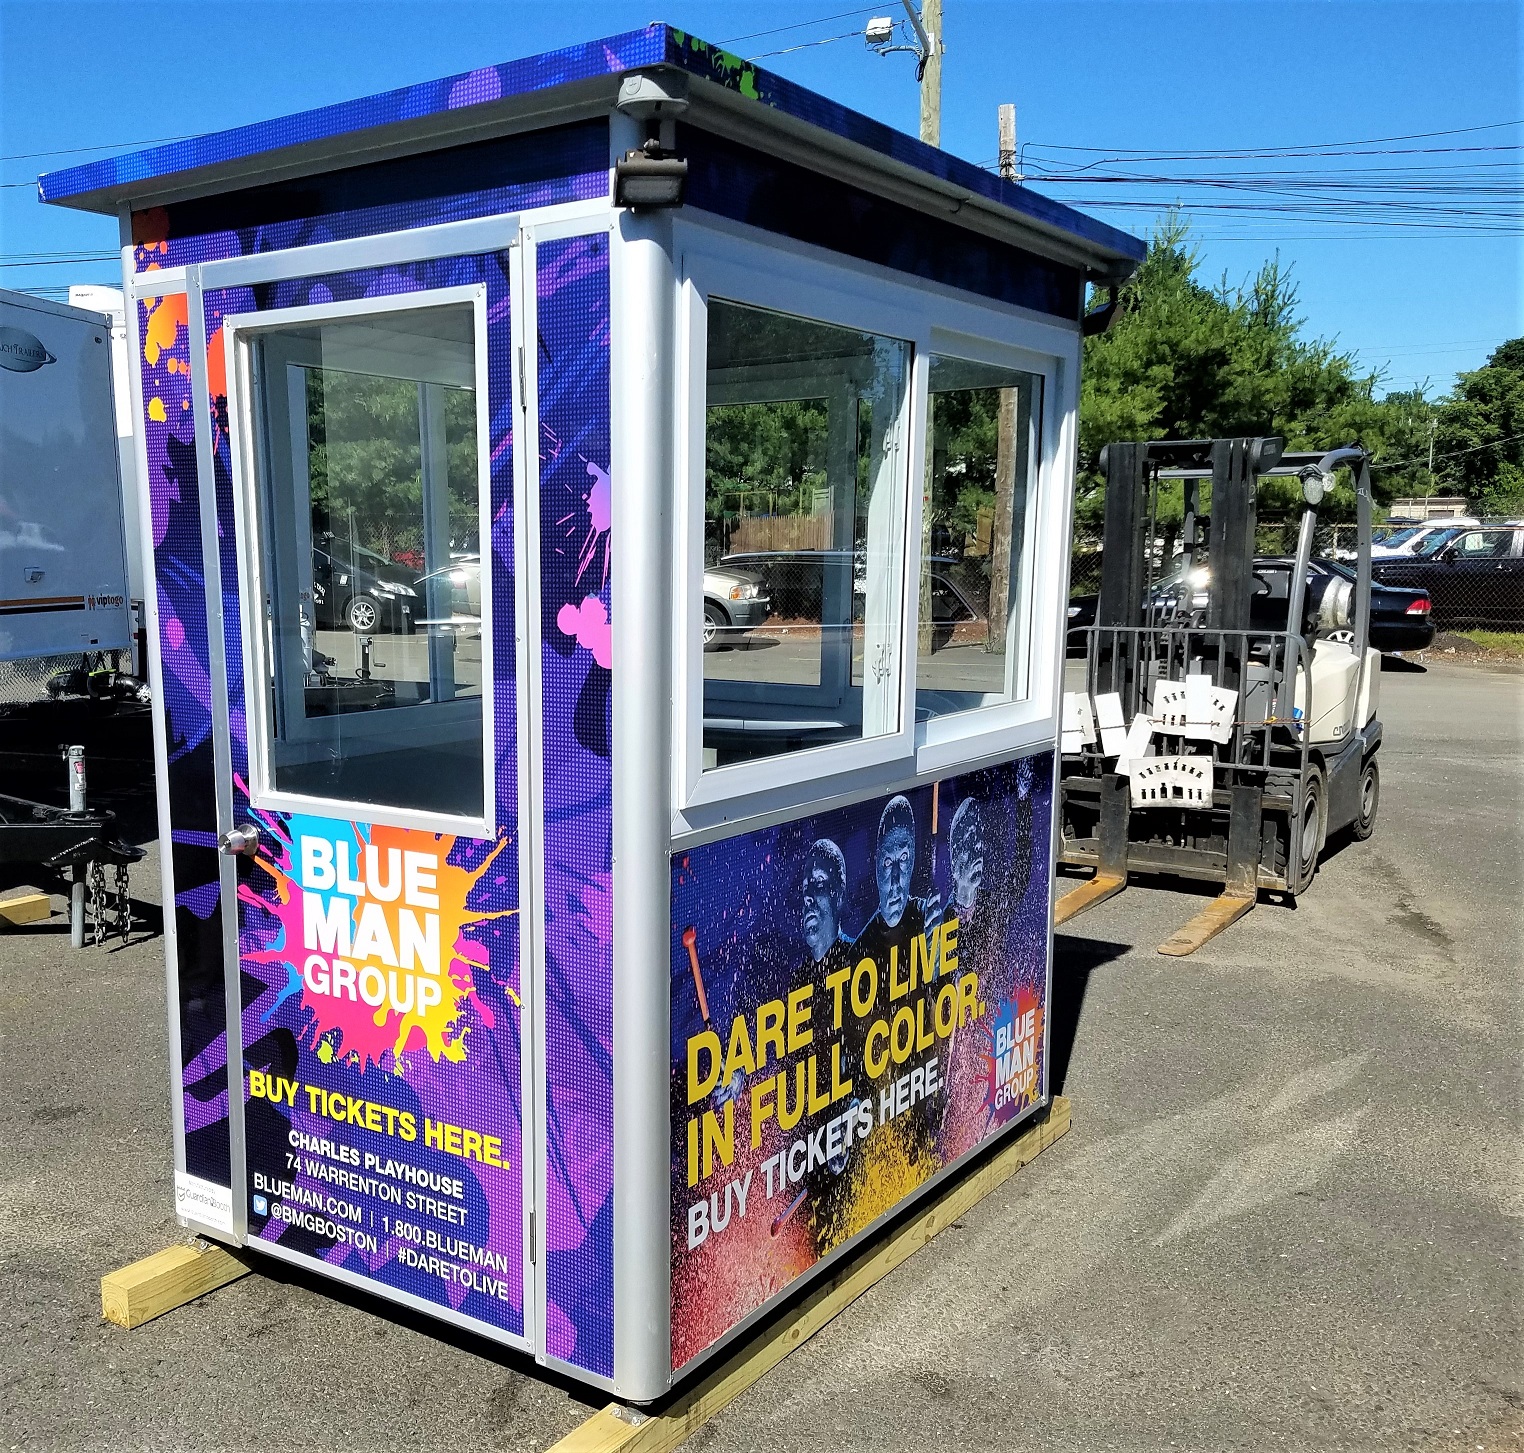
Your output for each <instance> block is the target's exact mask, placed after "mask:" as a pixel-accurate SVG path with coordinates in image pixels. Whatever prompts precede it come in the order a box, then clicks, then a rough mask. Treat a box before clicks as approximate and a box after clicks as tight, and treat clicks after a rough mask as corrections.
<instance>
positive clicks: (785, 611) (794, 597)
mask: <svg viewBox="0 0 1524 1453" xmlns="http://www.w3.org/2000/svg"><path fill="white" fill-rule="evenodd" d="M849 564H850V567H851V576H852V619H853V621H854V622H860V621H861V620H862V616H863V601H864V599H865V598H866V595H867V589H868V581H867V575H868V569H867V563H866V561H865V560H864V558H863V556H862V554H861V553H860V552H856V551H848V550H755V551H750V552H746V553H737V554H734V555H727V556H725V558H724V559H723V560H721V561H720V568H721V569H722V570H732V569H735V570H741V571H745V572H747V573H748V574H750V575H754V576H756V577H758V578H759V579H760V580H761V582H762V589H763V592H764V593H765V595H766V596H767V599H768V602H769V603H770V609H771V613H772V614H773V615H776V616H779V617H781V618H783V619H784V620H794V621H809V622H814V623H820V622H824V620H825V615H826V612H825V583H826V571H827V569H828V568H835V569H845V568H846V567H847V566H848V565H849ZM982 571H983V566H982V563H981V562H978V561H974V560H961V559H958V558H956V557H954V556H951V555H936V556H933V557H932V561H931V617H932V624H933V628H934V634H933V638H932V649H933V650H934V651H940V650H941V649H942V648H943V647H944V646H948V645H966V644H968V643H970V642H974V641H978V642H982V641H983V640H984V637H985V633H986V631H987V630H988V622H987V620H986V608H985V605H984V603H983V602H984V600H985V599H986V598H987V597H988V594H989V587H988V585H987V584H985V583H984V581H983V579H982ZM704 590H705V594H706V596H707V595H708V593H709V586H708V583H707V580H706V583H705V586H704Z"/></svg>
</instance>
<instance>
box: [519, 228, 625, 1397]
mask: <svg viewBox="0 0 1524 1453" xmlns="http://www.w3.org/2000/svg"><path fill="white" fill-rule="evenodd" d="M538 295H539V328H538V333H539V336H538V338H537V339H536V340H535V343H534V347H535V348H536V350H537V357H538V364H537V368H538V371H539V391H538V396H539V411H540V611H541V619H540V631H541V641H542V645H541V680H542V694H541V709H542V712H543V722H544V725H543V741H544V752H543V758H544V771H545V777H544V802H545V1098H546V1116H545V1120H546V1146H545V1162H546V1206H545V1245H546V1271H545V1275H546V1301H547V1324H546V1350H547V1351H548V1352H549V1353H550V1355H551V1356H553V1357H559V1358H562V1359H564V1360H565V1361H567V1362H572V1363H575V1364H576V1365H577V1366H578V1367H583V1368H586V1369H587V1370H588V1371H589V1372H594V1373H598V1374H600V1375H601V1376H604V1377H610V1376H612V1375H613V1365H614V1221H613V1217H614V1199H613V1175H614V1139H613V1116H614V1091H613V1064H614V1062H613V1033H614V1031H613V1003H614V986H613V934H614V924H613V906H612V905H613V896H612V862H611V855H612V846H613V819H612V777H611V755H610V732H611V728H612V723H611V690H610V688H611V683H612V674H611V666H612V661H611V657H610V652H611V634H610V623H609V607H610V599H611V596H610V580H609V558H610V531H609V524H610V512H611V499H610V484H609V243H608V236H607V234H605V233H599V234H595V235H592V236H587V237H571V238H566V239H565V240H562V241H558V242H549V243H545V244H543V245H541V247H540V248H539V252H538Z"/></svg>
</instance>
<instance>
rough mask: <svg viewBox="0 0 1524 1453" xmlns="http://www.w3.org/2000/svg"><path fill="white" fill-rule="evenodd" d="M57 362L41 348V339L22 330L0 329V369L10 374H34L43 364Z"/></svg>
mask: <svg viewBox="0 0 1524 1453" xmlns="http://www.w3.org/2000/svg"><path fill="white" fill-rule="evenodd" d="M57 362H58V360H57V359H56V358H54V357H53V355H52V354H51V353H49V352H48V350H47V349H46V348H44V347H43V346H42V339H40V338H37V337H35V336H34V335H33V334H31V333H28V332H27V331H26V330H25V329H24V328H0V368H6V369H9V370H10V371H11V372H12V373H36V372H37V370H38V369H39V368H41V367H43V365H44V364H48V363H57Z"/></svg>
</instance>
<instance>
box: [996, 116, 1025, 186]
mask: <svg viewBox="0 0 1524 1453" xmlns="http://www.w3.org/2000/svg"><path fill="white" fill-rule="evenodd" d="M999 116H1000V175H1001V177H1002V178H1004V180H1006V181H1008V182H1018V181H1020V180H1021V178H1020V177H1018V176H1017V175H1016V108H1015V106H1013V105H1011V103H1010V102H1007V103H1006V104H1005V105H1004V106H1002V107H1001V108H1000V111H999Z"/></svg>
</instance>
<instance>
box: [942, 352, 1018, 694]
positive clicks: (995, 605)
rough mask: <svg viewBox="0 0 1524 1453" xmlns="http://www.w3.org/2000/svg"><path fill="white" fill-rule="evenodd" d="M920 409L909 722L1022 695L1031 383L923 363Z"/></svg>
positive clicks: (994, 372)
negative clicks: (920, 487) (917, 596)
mask: <svg viewBox="0 0 1524 1453" xmlns="http://www.w3.org/2000/svg"><path fill="white" fill-rule="evenodd" d="M930 377H931V384H930V394H929V396H928V398H927V404H926V446H927V447H926V483H925V490H926V493H925V499H924V503H923V508H922V538H921V582H920V591H921V601H920V631H919V638H918V640H917V642H916V646H917V649H916V676H915V684H916V693H915V695H916V716H917V717H918V718H919V719H920V720H923V721H924V720H926V719H927V718H929V717H934V716H943V715H945V714H947V713H949V712H955V711H967V710H970V709H971V708H974V707H979V706H988V705H990V704H992V703H994V702H998V701H1007V700H1010V699H1011V698H1012V697H1020V696H1022V695H1024V694H1025V680H1024V674H1025V667H1026V663H1025V658H1024V648H1025V644H1026V621H1025V613H1024V610H1023V604H1022V596H1023V582H1024V579H1025V575H1026V570H1025V566H1026V522H1027V509H1028V504H1029V501H1030V499H1031V486H1032V480H1033V478H1034V460H1035V458H1036V441H1037V435H1038V428H1039V424H1040V412H1041V402H1042V380H1041V378H1039V377H1037V376H1035V375H1033V374H1029V373H1021V372H1018V371H1016V370H1014V369H1006V368H995V367H992V366H990V365H988V364H982V363H968V362H965V361H964V360H962V359H957V358H944V357H934V358H933V359H932V360H931V369H930Z"/></svg>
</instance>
